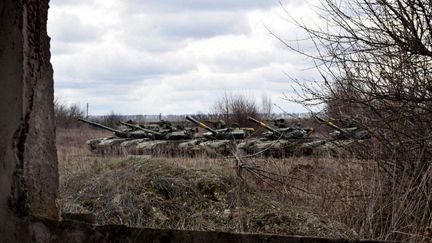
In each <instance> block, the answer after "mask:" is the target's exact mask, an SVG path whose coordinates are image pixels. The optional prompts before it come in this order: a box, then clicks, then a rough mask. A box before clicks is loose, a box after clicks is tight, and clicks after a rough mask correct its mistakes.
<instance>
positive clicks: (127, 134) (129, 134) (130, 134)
mask: <svg viewBox="0 0 432 243" xmlns="http://www.w3.org/2000/svg"><path fill="white" fill-rule="evenodd" d="M78 120H79V121H81V122H84V123H87V124H89V125H91V126H93V127H97V128H100V129H104V130H107V131H110V132H113V133H114V135H115V136H117V137H119V138H148V135H147V134H145V133H144V132H141V131H122V130H118V129H115V128H112V127H108V126H105V125H102V124H100V123H97V122H93V121H89V120H86V119H82V118H78Z"/></svg>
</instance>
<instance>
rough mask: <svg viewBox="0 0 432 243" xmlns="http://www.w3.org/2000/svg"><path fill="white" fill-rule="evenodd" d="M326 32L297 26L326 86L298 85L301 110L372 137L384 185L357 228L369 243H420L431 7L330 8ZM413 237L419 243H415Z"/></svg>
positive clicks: (430, 183)
mask: <svg viewBox="0 0 432 243" xmlns="http://www.w3.org/2000/svg"><path fill="white" fill-rule="evenodd" d="M318 11H319V15H320V16H321V18H322V20H323V22H324V23H325V26H326V27H325V28H321V27H319V26H308V25H306V24H304V23H302V22H299V21H297V20H296V19H294V18H293V19H292V20H293V21H294V22H295V23H296V24H297V25H298V26H299V27H301V28H302V29H303V30H304V31H305V33H306V34H307V35H308V36H309V37H310V40H312V42H313V43H314V44H315V46H316V52H314V53H305V52H302V51H301V50H299V49H296V48H295V47H293V46H292V45H290V43H288V42H285V44H286V45H287V46H288V47H290V48H291V49H292V50H295V51H298V52H300V53H302V54H304V55H307V56H308V57H310V58H312V59H313V60H314V61H315V63H316V65H317V68H318V70H319V71H320V73H321V77H322V80H321V81H317V82H315V83H314V84H313V85H309V84H303V83H300V82H299V86H300V88H301V90H302V92H301V93H302V95H301V97H300V99H298V100H297V101H298V102H300V103H302V104H304V105H316V104H326V105H327V107H328V112H329V114H331V115H332V116H335V117H336V118H349V119H352V120H353V121H354V122H355V123H356V124H359V125H360V126H362V127H363V128H365V129H367V130H368V131H369V132H370V133H371V134H372V136H373V142H374V145H375V146H374V148H375V150H374V153H371V151H369V153H368V154H369V155H370V158H373V159H374V160H375V161H376V162H377V164H378V166H379V168H380V170H379V171H378V172H377V173H376V176H377V177H379V178H380V179H382V181H381V183H379V184H377V185H375V186H376V188H374V190H375V191H377V192H379V191H384V192H386V195H385V196H384V195H382V194H380V195H372V197H371V200H370V204H369V205H367V207H366V208H364V210H365V212H368V214H366V215H365V217H364V219H363V220H361V221H359V222H358V224H360V225H361V226H362V227H361V231H362V233H363V234H364V236H366V237H370V238H381V239H396V240H407V239H411V240H413V239H414V241H416V239H417V240H418V238H415V237H414V236H416V235H420V232H423V231H424V229H425V228H427V227H428V226H429V225H430V222H431V220H432V213H431V207H432V206H431V205H432V204H431V201H430V194H431V187H432V180H430V178H432V177H431V176H432V174H431V160H432V142H431V138H432V126H431V125H430V124H431V122H432V108H431V107H432V106H431V105H432V86H431V81H430V80H431V78H432V77H431V76H432V73H431V72H430V70H431V67H432V42H431V38H432V26H431V13H432V4H431V3H430V2H429V1H424V0H395V1H382V0H326V1H324V2H323V3H322V6H321V7H320V8H319V10H318ZM426 178H429V179H426ZM413 237H414V238H413Z"/></svg>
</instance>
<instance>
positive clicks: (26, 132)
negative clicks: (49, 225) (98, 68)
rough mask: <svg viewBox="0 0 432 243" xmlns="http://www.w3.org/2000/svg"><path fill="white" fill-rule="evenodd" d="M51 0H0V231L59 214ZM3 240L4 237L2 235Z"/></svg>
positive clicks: (8, 232) (9, 233)
mask: <svg viewBox="0 0 432 243" xmlns="http://www.w3.org/2000/svg"><path fill="white" fill-rule="evenodd" d="M47 12H48V0H27V1H25V0H2V1H0V117H1V119H0V219H2V220H1V222H2V225H1V226H0V235H1V236H3V238H2V240H4V241H13V240H14V239H18V238H19V237H21V236H22V237H24V236H23V235H25V234H19V233H18V232H24V231H26V230H27V222H28V218H29V217H33V216H35V217H41V218H49V219H53V220H57V219H58V217H59V216H58V209H57V206H56V203H55V200H56V198H57V195H58V193H57V191H58V169H57V157H56V156H57V155H56V149H55V130H54V115H53V77H52V76H53V71H52V67H51V64H50V52H49V38H48V36H47V32H46V21H47ZM0 241H1V240H0Z"/></svg>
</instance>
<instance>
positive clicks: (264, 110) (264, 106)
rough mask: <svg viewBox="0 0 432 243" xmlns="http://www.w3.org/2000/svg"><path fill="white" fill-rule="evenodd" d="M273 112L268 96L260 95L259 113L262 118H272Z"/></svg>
mask: <svg viewBox="0 0 432 243" xmlns="http://www.w3.org/2000/svg"><path fill="white" fill-rule="evenodd" d="M272 113H273V102H272V99H271V97H270V96H268V95H265V94H263V95H261V114H262V116H263V118H266V119H270V118H272Z"/></svg>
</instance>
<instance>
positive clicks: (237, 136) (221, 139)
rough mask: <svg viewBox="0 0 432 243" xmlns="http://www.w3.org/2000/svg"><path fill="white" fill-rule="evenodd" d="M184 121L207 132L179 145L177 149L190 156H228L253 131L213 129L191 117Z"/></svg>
mask: <svg viewBox="0 0 432 243" xmlns="http://www.w3.org/2000/svg"><path fill="white" fill-rule="evenodd" d="M186 119H187V120H189V121H190V122H192V123H194V124H196V125H197V126H198V127H201V128H203V129H205V130H207V132H205V133H203V134H202V138H197V139H194V140H191V141H188V142H185V143H182V144H180V146H179V149H181V150H182V151H187V152H186V153H190V154H192V155H196V154H200V153H204V154H207V155H214V156H217V155H230V154H232V153H233V152H234V151H235V150H236V147H237V143H238V142H239V141H242V140H244V139H246V138H248V137H249V136H250V135H251V134H252V133H253V132H254V131H255V129H253V128H240V127H224V128H221V127H220V128H218V129H214V128H211V127H209V126H207V125H206V124H204V123H203V122H200V121H198V120H196V119H195V118H193V117H192V116H186Z"/></svg>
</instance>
